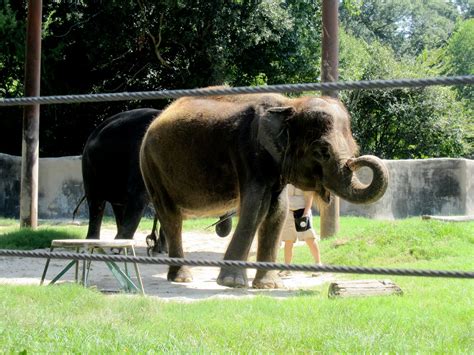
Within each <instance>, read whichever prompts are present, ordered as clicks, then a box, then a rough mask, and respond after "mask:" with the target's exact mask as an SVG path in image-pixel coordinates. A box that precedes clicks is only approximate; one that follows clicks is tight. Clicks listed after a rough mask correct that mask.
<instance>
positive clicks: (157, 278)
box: [0, 229, 334, 302]
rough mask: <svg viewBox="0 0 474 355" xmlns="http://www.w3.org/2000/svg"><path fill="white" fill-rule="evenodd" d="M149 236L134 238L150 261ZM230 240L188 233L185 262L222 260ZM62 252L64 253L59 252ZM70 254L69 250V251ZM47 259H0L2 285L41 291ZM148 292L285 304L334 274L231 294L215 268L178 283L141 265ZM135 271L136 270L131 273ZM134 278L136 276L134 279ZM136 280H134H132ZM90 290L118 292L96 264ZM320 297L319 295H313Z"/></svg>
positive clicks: (54, 267) (55, 263) (54, 265)
mask: <svg viewBox="0 0 474 355" xmlns="http://www.w3.org/2000/svg"><path fill="white" fill-rule="evenodd" d="M101 234H102V238H103V239H112V238H113V237H114V235H115V230H111V229H106V230H102V233H101ZM145 236H146V234H145V233H140V232H138V233H136V234H135V240H136V241H137V242H138V247H137V255H140V256H146V243H145ZM229 241H230V237H227V238H219V237H218V236H216V235H215V234H212V233H199V232H191V233H184V235H183V247H184V251H185V253H186V257H187V258H190V259H206V260H222V258H223V254H224V252H225V250H226V248H227V244H228V243H229ZM255 250H256V245H255V244H254V245H252V250H251V258H253V260H254V256H255ZM55 251H61V249H55ZM68 251H70V250H68ZM44 264H45V259H37V258H20V257H0V283H3V284H35V285H39V282H40V279H41V274H42V272H43V269H44ZM66 264H67V261H66V260H51V262H50V266H49V269H48V274H47V276H46V279H47V280H50V279H51V278H53V277H54V276H55V275H56V274H57V273H59V271H61V269H62V268H63V267H64V266H65V265H66ZM139 267H140V272H141V274H142V279H143V284H144V287H145V292H146V294H147V295H148V296H155V297H159V298H160V299H162V300H166V301H181V302H192V301H198V300H204V299H212V298H242V297H254V296H256V295H267V296H271V297H275V298H286V297H289V296H294V295H295V294H299V293H301V291H303V290H304V291H306V292H307V291H310V290H312V289H314V288H315V287H317V286H319V285H321V284H323V283H326V282H328V281H332V280H333V279H334V277H333V275H331V274H322V275H320V276H317V277H313V276H312V275H311V273H308V272H293V273H292V274H291V276H289V277H285V278H283V282H284V284H285V288H284V289H277V290H256V289H252V288H248V289H233V288H229V287H223V286H219V285H217V283H216V279H217V276H218V274H219V269H218V268H214V267H192V269H191V270H192V273H193V281H192V282H190V283H176V282H169V281H167V280H166V274H167V269H168V266H166V265H150V264H140V265H139ZM132 269H133V268H132ZM131 274H132V275H133V272H132V273H131ZM247 274H248V277H249V284H251V282H252V280H253V277H254V275H255V270H253V269H249V270H248V271H247ZM73 278H74V271H73V269H71V270H69V271H68V273H67V274H66V275H64V276H63V278H62V279H61V280H63V281H62V282H72V280H73ZM132 279H133V277H132ZM89 280H90V284H91V285H92V286H94V287H97V288H98V289H100V290H103V291H109V292H115V291H117V290H118V288H119V285H118V282H117V281H116V279H115V278H114V277H113V275H112V274H111V272H110V271H109V269H108V268H107V267H106V265H105V264H104V263H103V262H93V263H92V266H91V273H90V278H89ZM314 292H316V291H314Z"/></svg>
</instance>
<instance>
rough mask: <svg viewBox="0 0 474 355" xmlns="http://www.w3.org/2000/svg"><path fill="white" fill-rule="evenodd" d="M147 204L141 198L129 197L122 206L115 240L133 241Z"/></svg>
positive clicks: (144, 199)
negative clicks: (120, 220) (121, 215)
mask: <svg viewBox="0 0 474 355" xmlns="http://www.w3.org/2000/svg"><path fill="white" fill-rule="evenodd" d="M147 203H148V200H147V199H146V198H145V197H143V196H129V198H128V202H127V204H126V205H125V206H123V218H122V222H121V223H120V225H119V224H118V222H117V236H116V237H115V238H116V239H133V236H134V234H135V232H136V231H137V228H138V225H139V224H140V220H141V218H142V216H143V212H144V211H145V207H146V205H147ZM114 211H115V210H114Z"/></svg>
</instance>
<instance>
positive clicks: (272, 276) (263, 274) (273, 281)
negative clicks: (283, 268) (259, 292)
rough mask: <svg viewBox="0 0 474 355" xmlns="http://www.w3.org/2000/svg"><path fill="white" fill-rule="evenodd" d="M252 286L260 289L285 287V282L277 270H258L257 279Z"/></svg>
mask: <svg viewBox="0 0 474 355" xmlns="http://www.w3.org/2000/svg"><path fill="white" fill-rule="evenodd" d="M252 287H253V288H260V289H269V288H283V287H284V284H283V281H281V279H280V276H278V272H277V271H275V270H270V271H265V270H257V273H256V275H255V279H254V280H253V282H252Z"/></svg>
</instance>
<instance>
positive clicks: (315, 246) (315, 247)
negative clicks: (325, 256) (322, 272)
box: [306, 239, 321, 265]
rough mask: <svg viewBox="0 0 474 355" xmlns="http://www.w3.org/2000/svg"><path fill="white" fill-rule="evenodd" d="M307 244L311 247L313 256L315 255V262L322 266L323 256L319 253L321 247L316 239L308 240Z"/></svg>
mask: <svg viewBox="0 0 474 355" xmlns="http://www.w3.org/2000/svg"><path fill="white" fill-rule="evenodd" d="M306 244H307V245H308V247H309V250H310V252H311V255H313V258H314V262H315V263H316V264H318V265H321V255H320V253H319V245H318V243H317V242H316V239H306Z"/></svg>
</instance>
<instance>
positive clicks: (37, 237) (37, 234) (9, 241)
mask: <svg viewBox="0 0 474 355" xmlns="http://www.w3.org/2000/svg"><path fill="white" fill-rule="evenodd" d="M53 239H81V236H80V235H79V234H74V233H71V231H70V230H58V229H49V228H41V229H37V230H31V229H22V230H16V231H12V232H7V233H4V234H1V235H0V249H19V250H32V249H42V248H49V247H50V246H51V241H52V240H53Z"/></svg>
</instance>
